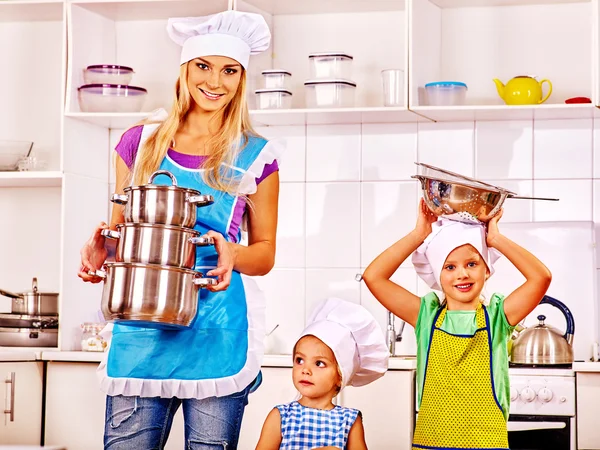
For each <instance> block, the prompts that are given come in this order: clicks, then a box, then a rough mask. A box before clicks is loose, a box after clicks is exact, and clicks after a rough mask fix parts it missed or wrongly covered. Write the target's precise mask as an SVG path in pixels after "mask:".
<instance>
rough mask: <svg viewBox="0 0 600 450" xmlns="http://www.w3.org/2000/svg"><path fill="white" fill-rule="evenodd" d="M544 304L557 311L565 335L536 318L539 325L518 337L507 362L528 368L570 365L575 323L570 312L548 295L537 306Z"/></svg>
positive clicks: (524, 330)
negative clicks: (564, 329)
mask: <svg viewBox="0 0 600 450" xmlns="http://www.w3.org/2000/svg"><path fill="white" fill-rule="evenodd" d="M542 303H547V304H549V305H552V306H554V307H556V308H558V309H559V310H560V311H561V312H562V313H563V315H564V316H565V319H566V321H567V331H566V332H565V334H562V333H561V332H560V331H559V330H557V329H556V328H554V327H551V326H549V325H546V324H545V320H546V316H543V315H539V316H537V319H538V320H539V323H538V324H537V325H536V326H534V327H528V328H525V329H523V330H522V331H521V332H520V333H518V335H517V337H516V338H514V339H515V340H514V342H513V344H512V351H511V355H510V362H511V363H513V364H528V365H542V366H544V365H548V366H549V365H562V364H571V363H573V347H572V344H573V334H574V333H575V321H574V320H573V315H572V314H571V311H569V308H567V307H566V305H565V304H564V303H562V302H560V301H558V300H557V299H555V298H552V297H549V296H547V295H545V296H544V298H542V301H541V302H540V305H541V304H542Z"/></svg>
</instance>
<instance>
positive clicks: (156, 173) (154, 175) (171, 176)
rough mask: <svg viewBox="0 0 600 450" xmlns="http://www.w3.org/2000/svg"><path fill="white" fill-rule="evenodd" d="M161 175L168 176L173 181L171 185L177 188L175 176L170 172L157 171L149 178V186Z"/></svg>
mask: <svg viewBox="0 0 600 450" xmlns="http://www.w3.org/2000/svg"><path fill="white" fill-rule="evenodd" d="M159 175H166V176H168V177H169V178H170V179H171V183H172V184H173V186H177V179H176V178H175V175H173V174H172V173H171V172H169V171H168V170H157V171H156V172H154V173H153V174H152V175H150V178H148V184H152V182H153V181H154V179H155V178H156V177H157V176H159Z"/></svg>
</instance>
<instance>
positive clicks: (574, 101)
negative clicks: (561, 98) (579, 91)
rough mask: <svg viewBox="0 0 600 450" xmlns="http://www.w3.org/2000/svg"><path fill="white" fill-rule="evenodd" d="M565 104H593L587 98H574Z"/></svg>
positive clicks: (567, 100)
mask: <svg viewBox="0 0 600 450" xmlns="http://www.w3.org/2000/svg"><path fill="white" fill-rule="evenodd" d="M565 103H592V101H591V100H590V99H589V98H587V97H573V98H568V99H566V100H565Z"/></svg>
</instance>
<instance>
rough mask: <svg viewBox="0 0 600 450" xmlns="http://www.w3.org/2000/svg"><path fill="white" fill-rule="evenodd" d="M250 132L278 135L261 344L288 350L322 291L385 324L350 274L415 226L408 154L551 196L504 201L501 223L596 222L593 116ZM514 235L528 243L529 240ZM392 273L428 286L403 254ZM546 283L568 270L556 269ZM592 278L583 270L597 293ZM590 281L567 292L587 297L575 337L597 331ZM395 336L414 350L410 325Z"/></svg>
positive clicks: (598, 165) (599, 181)
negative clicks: (582, 328) (273, 248)
mask: <svg viewBox="0 0 600 450" xmlns="http://www.w3.org/2000/svg"><path fill="white" fill-rule="evenodd" d="M596 127H597V129H596ZM257 131H258V132H260V133H261V134H263V135H264V136H265V137H267V138H277V137H281V138H285V139H286V141H287V151H286V154H285V155H284V157H283V159H282V161H281V171H280V176H281V181H282V185H281V194H280V212H279V228H278V238H277V258H276V267H275V268H274V269H273V271H272V272H271V273H269V274H268V275H267V276H265V277H261V278H259V279H258V281H259V283H260V284H261V286H262V287H263V288H264V289H265V291H266V295H267V300H268V305H267V327H268V328H269V329H272V328H274V327H275V326H276V325H277V324H279V327H278V328H277V330H275V332H273V333H272V334H271V335H270V336H269V338H268V339H267V346H268V348H267V351H268V352H269V353H290V352H291V349H292V346H293V344H294V342H295V339H296V337H297V336H298V334H299V333H300V332H301V330H302V329H303V327H304V325H305V321H306V317H307V316H308V314H309V313H310V311H311V308H312V306H313V305H314V304H315V303H316V302H318V301H319V300H321V299H323V298H325V297H327V296H339V297H341V298H344V299H347V300H350V301H353V302H357V303H361V304H363V305H364V306H365V307H366V308H368V309H369V310H370V311H371V312H372V313H373V314H374V315H375V317H376V318H377V320H378V321H379V322H380V324H381V326H382V329H384V330H385V327H386V321H387V314H386V311H385V310H384V309H383V307H381V306H380V305H379V303H378V302H377V301H376V300H374V298H373V297H372V296H371V294H370V293H369V291H368V289H367V288H366V286H364V283H359V282H357V281H355V275H356V274H358V273H361V272H362V271H363V270H364V268H365V267H366V266H367V265H368V264H369V263H370V262H371V260H372V259H373V258H374V257H375V256H376V255H377V254H379V253H380V252H381V251H383V250H384V249H385V248H386V247H388V246H389V245H391V244H392V243H393V242H395V241H396V240H398V239H400V238H401V237H402V236H403V235H404V234H406V233H407V232H409V231H410V230H411V229H412V228H413V227H414V224H415V220H416V208H417V200H418V198H419V196H420V194H419V185H418V182H417V181H416V180H414V179H411V175H414V174H416V173H417V166H415V165H414V162H415V161H419V162H425V163H429V164H432V165H434V166H439V167H443V168H445V169H448V170H452V171H455V172H458V173H462V174H464V175H468V176H474V177H476V178H479V179H482V180H485V181H490V182H494V183H496V184H498V185H501V186H504V187H506V188H508V189H511V190H513V191H515V192H517V193H518V194H520V195H524V196H531V195H534V196H538V197H558V198H560V201H559V202H545V201H531V200H521V199H508V200H506V203H505V214H504V217H503V219H502V221H501V223H500V225H501V229H502V223H505V224H508V223H510V222H516V223H523V222H526V223H531V222H548V221H550V222H555V221H558V222H567V221H569V222H591V221H592V220H594V221H595V222H596V229H597V230H598V229H600V136H599V135H597V134H596V133H598V132H600V123H598V124H597V125H596V126H594V122H593V120H592V119H589V120H565V121H536V122H533V121H518V122H477V123H473V122H461V123H420V124H416V123H414V124H413V123H411V124H364V125H360V124H353V125H326V126H324V125H315V126H312V125H308V126H286V127H268V128H259V129H258V130H257ZM597 136H598V137H599V138H598V139H595V138H596V137H597ZM565 226H566V225H565ZM507 228H508V227H507ZM596 234H597V235H598V232H597V233H596ZM566 236H568V233H567V234H566ZM596 240H599V239H596ZM519 243H520V244H522V245H523V246H525V247H527V242H519ZM553 257H554V256H553ZM561 257H562V256H561V255H560V254H556V255H555V258H558V259H560V258H561ZM596 261H597V262H596V263H595V265H596V268H597V270H595V271H589V272H588V273H594V272H596V274H597V275H600V266H599V265H598V261H600V257H598V256H597V257H596ZM545 262H546V263H547V264H548V265H549V266H552V265H553V261H545ZM555 262H558V260H557V261H555ZM573 264H577V261H574V262H573ZM590 276H591V277H592V278H593V275H590ZM596 278H597V280H600V276H597V277H596ZM393 279H394V280H396V281H398V282H400V283H402V285H403V286H405V287H407V288H408V289H410V290H411V291H412V292H415V293H417V294H419V295H422V294H424V293H425V292H427V290H428V288H427V286H425V285H424V284H423V283H422V282H421V281H420V280H419V279H418V278H417V276H416V275H415V273H414V271H413V269H412V266H411V264H410V261H407V262H405V263H404V264H403V266H402V267H401V268H400V269H399V270H398V271H397V272H396V274H395V275H394V278H393ZM554 282H555V283H561V284H563V283H577V282H578V280H563V279H562V278H561V277H560V276H558V277H557V276H556V274H555V277H554ZM598 283H600V281H598V282H596V281H595V280H586V286H588V285H589V286H595V290H596V291H597V290H598ZM590 290H591V292H589V295H587V293H586V295H583V296H581V297H584V298H580V296H578V297H577V298H571V299H569V302H584V304H581V305H580V304H578V305H577V308H576V309H582V308H583V310H584V311H585V308H588V306H589V309H591V310H593V311H594V314H592V316H593V317H595V319H594V321H593V325H594V326H595V330H594V331H593V332H592V333H591V334H589V336H588V335H586V337H585V339H597V338H598V328H599V324H598V319H597V317H598V316H597V312H596V311H597V309H598V302H597V301H596V300H594V299H597V298H598V294H597V292H594V288H590ZM563 300H564V299H563ZM571 306H573V304H572V303H571ZM557 326H558V327H561V326H562V324H560V323H559V324H557ZM590 336H591V337H590ZM404 337H405V338H404V340H403V342H402V343H401V344H399V345H398V346H397V349H398V352H399V353H404V354H414V351H415V342H414V332H413V330H412V328H411V327H410V326H407V327H406V328H405V331H404ZM576 339H577V337H576ZM591 344H592V342H589V347H590V348H591ZM585 348H588V343H586V344H585Z"/></svg>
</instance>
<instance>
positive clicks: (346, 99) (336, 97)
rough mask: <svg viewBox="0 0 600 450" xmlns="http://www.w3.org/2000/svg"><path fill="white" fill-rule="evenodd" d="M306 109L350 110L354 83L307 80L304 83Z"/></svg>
mask: <svg viewBox="0 0 600 450" xmlns="http://www.w3.org/2000/svg"><path fill="white" fill-rule="evenodd" d="M304 89H305V94H306V107H307V108H351V107H353V106H354V96H355V91H356V83H355V82H353V81H349V80H339V79H338V80H335V79H332V80H308V81H306V82H305V83H304Z"/></svg>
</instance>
